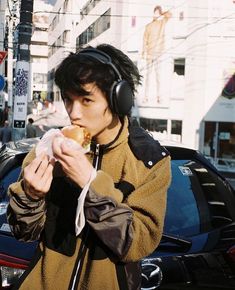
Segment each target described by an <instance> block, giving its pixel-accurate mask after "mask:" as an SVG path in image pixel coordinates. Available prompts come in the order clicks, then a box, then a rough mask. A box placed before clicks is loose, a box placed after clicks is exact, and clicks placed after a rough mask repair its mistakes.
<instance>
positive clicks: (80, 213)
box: [75, 168, 97, 236]
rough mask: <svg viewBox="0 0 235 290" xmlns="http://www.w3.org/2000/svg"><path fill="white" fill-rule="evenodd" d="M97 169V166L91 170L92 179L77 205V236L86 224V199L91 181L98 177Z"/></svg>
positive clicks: (85, 187)
mask: <svg viewBox="0 0 235 290" xmlns="http://www.w3.org/2000/svg"><path fill="white" fill-rule="evenodd" d="M96 174H97V173H96V170H95V168H94V169H93V170H92V172H91V176H90V179H89V181H88V183H87V184H86V185H85V186H84V188H83V190H82V192H81V193H80V196H79V198H78V205H77V211H76V218H75V232H76V236H78V235H79V234H80V232H81V231H82V229H83V228H84V226H85V215H84V201H85V197H86V194H87V192H88V190H89V187H90V184H91V182H92V181H93V180H94V179H95V178H96Z"/></svg>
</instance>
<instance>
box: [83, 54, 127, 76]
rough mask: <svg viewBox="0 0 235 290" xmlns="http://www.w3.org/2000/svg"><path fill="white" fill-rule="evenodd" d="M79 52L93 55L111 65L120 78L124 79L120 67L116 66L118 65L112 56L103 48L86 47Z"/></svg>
mask: <svg viewBox="0 0 235 290" xmlns="http://www.w3.org/2000/svg"><path fill="white" fill-rule="evenodd" d="M78 54H83V55H87V56H91V57H93V58H95V59H97V60H98V61H99V62H101V63H103V64H108V65H110V66H111V67H112V68H113V70H114V71H115V73H116V75H117V77H118V80H122V76H121V74H120V72H119V71H118V69H117V68H116V66H115V65H114V64H113V63H112V60H111V57H110V56H109V55H108V54H107V53H105V52H103V51H102V50H98V49H96V48H84V49H83V50H81V51H79V52H78Z"/></svg>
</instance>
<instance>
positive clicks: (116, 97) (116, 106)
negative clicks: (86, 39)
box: [77, 48, 134, 116]
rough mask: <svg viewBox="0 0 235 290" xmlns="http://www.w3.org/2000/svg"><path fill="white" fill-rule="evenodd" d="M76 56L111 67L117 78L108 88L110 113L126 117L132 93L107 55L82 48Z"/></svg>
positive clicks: (131, 103) (131, 101)
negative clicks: (88, 58)
mask: <svg viewBox="0 0 235 290" xmlns="http://www.w3.org/2000/svg"><path fill="white" fill-rule="evenodd" d="M77 54H82V55H87V56H90V57H93V58H94V59H96V60H98V61H99V62H101V63H103V64H107V65H109V66H111V67H112V69H113V70H114V72H115V74H116V76H117V81H115V82H114V83H113V84H112V86H111V88H110V99H109V106H110V109H111V111H112V112H113V113H116V114H118V115H119V116H125V115H128V113H129V112H130V110H131V108H132V106H133V103H134V96H133V92H132V89H131V87H130V85H129V84H128V82H127V81H125V80H123V79H122V76H121V74H120V72H119V71H118V69H117V68H116V66H115V65H114V64H113V63H112V60H111V57H110V56H109V55H108V54H107V53H105V52H103V51H101V50H98V49H96V48H84V49H83V50H81V51H79V52H78V53H77Z"/></svg>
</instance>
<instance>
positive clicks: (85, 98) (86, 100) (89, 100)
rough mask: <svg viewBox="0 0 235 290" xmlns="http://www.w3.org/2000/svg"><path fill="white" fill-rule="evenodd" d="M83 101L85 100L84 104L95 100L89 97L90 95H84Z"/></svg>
mask: <svg viewBox="0 0 235 290" xmlns="http://www.w3.org/2000/svg"><path fill="white" fill-rule="evenodd" d="M82 102H83V104H85V105H88V104H90V103H91V102H93V100H92V99H90V98H88V97H83V99H82Z"/></svg>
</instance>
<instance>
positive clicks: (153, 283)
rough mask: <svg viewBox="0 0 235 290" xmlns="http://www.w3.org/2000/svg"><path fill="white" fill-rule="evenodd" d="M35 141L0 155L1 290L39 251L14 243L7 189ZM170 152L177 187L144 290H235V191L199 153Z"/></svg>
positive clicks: (146, 265)
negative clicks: (10, 226)
mask: <svg viewBox="0 0 235 290" xmlns="http://www.w3.org/2000/svg"><path fill="white" fill-rule="evenodd" d="M36 142H37V139H27V140H21V141H17V142H10V143H9V144H7V145H4V146H3V147H2V148H1V150H0V271H1V277H2V289H10V286H11V285H13V284H14V281H16V280H17V279H18V278H19V277H20V275H21V274H22V273H23V272H24V270H25V269H26V268H27V265H28V263H29V261H30V259H31V257H32V255H33V253H34V250H35V247H36V243H23V242H19V241H17V240H15V239H14V237H13V236H12V235H11V232H10V228H9V225H8V223H7V220H6V208H7V204H8V197H7V188H8V186H9V184H10V183H12V182H14V181H15V180H16V179H17V177H18V175H19V173H20V170H21V163H22V160H23V158H24V157H25V155H26V153H27V152H28V151H29V150H30V148H32V146H34V145H35V144H36ZM167 149H168V150H169V151H170V154H171V157H172V161H171V166H172V183H171V186H170V188H169V190H168V201H167V212H166V218H165V226H164V234H163V237H162V240H161V243H160V245H159V247H158V248H157V249H156V251H154V252H153V253H152V254H151V255H150V256H148V257H146V258H144V259H143V260H142V262H141V263H142V289H143V290H147V289H148V290H150V289H157V288H158V289H178V290H181V289H195V290H196V289H201V290H202V289H220V290H222V289H235V192H234V190H233V188H232V187H231V185H230V184H229V183H228V182H227V181H226V179H225V178H224V177H223V176H222V175H220V173H219V172H218V171H217V170H216V168H215V167H213V165H212V164H211V163H210V162H209V161H208V160H207V159H206V158H204V156H203V155H202V154H201V153H200V152H198V151H196V150H192V149H187V148H181V147H174V146H167ZM146 238H147V237H146Z"/></svg>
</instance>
